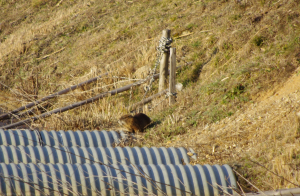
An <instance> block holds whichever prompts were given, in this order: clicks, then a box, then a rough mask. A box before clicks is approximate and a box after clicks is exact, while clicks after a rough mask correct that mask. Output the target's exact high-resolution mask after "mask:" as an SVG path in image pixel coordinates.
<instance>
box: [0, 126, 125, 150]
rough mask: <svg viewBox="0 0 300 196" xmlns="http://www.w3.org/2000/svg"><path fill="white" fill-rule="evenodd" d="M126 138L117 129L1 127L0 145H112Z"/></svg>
mask: <svg viewBox="0 0 300 196" xmlns="http://www.w3.org/2000/svg"><path fill="white" fill-rule="evenodd" d="M120 138H125V134H124V132H122V131H121V132H120V133H118V132H116V131H70V130H69V131H45V130H43V131H36V130H3V129H0V145H14V146H19V145H21V146H43V145H45V146H66V147H71V146H80V147H111V146H112V145H113V143H119V139H120Z"/></svg>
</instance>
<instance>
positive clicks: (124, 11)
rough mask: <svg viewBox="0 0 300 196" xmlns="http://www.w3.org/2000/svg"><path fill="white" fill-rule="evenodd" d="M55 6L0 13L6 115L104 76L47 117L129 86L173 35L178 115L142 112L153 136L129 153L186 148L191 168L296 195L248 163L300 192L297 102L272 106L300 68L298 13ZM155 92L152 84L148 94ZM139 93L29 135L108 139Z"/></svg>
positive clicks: (259, 4) (291, 95) (293, 9)
mask: <svg viewBox="0 0 300 196" xmlns="http://www.w3.org/2000/svg"><path fill="white" fill-rule="evenodd" d="M57 3H58V1H41V0H32V1H6V0H2V1H0V5H1V6H0V21H1V23H0V41H1V44H0V78H1V79H0V81H1V83H2V85H0V90H1V95H2V97H3V98H2V97H1V98H0V101H1V108H2V109H4V110H11V109H14V108H16V107H19V106H21V105H25V104H27V103H28V102H31V101H32V100H35V99H38V98H41V97H43V96H46V95H49V94H52V93H54V92H57V91H59V90H62V89H64V88H67V87H69V86H71V85H74V84H78V83H80V82H82V81H84V80H87V79H89V78H92V77H95V76H97V75H101V74H103V73H106V72H109V76H107V77H106V78H103V79H100V80H99V81H98V82H97V83H95V84H90V85H87V86H85V87H83V88H81V89H77V90H75V91H73V92H71V93H69V94H66V95H62V96H59V97H57V98H56V99H54V100H51V101H49V104H50V107H49V108H46V110H52V109H56V108H60V107H63V106H66V105H68V104H71V103H74V102H78V101H81V100H84V99H87V98H90V97H92V96H95V95H96V94H98V93H101V92H105V91H108V90H111V89H114V88H118V87H121V86H124V85H126V84H129V83H131V82H133V79H134V73H135V71H136V70H137V69H138V68H140V67H143V66H151V67H153V66H154V62H155V59H156V51H155V46H156V45H157V43H158V40H159V38H160V34H161V31H162V30H163V29H165V28H169V29H171V30H172V36H173V37H177V39H175V40H174V42H173V44H172V45H173V46H174V47H176V48H177V61H178V62H177V63H178V64H179V65H186V67H184V68H183V69H182V70H180V71H178V72H177V75H178V78H177V80H178V82H181V83H182V84H183V85H184V90H183V91H182V92H180V93H179V94H178V99H177V103H176V104H175V105H174V106H172V107H169V106H168V104H167V102H165V101H163V99H164V98H162V99H158V100H155V101H154V102H153V103H152V104H151V106H156V107H155V108H154V109H152V110H144V112H146V113H147V114H148V115H149V116H151V117H152V119H154V121H155V124H154V126H153V127H151V128H149V129H148V131H147V132H146V133H145V135H144V136H143V140H140V141H138V143H136V144H135V145H147V146H153V145H155V146H182V145H186V146H187V147H193V148H194V150H195V151H197V153H198V156H199V158H198V160H197V163H200V164H206V163H210V164H216V163H220V164H221V163H228V162H229V163H231V164H232V165H235V166H236V167H237V169H238V171H239V172H240V173H242V175H243V176H244V177H246V178H247V179H248V180H250V181H251V182H253V183H254V184H255V185H257V186H258V187H259V188H260V189H262V190H269V189H277V188H284V187H291V186H292V185H290V184H288V183H287V182H286V181H283V180H282V179H281V178H278V177H274V176H273V175H272V174H271V173H270V172H267V171H266V170H265V169H264V168H262V167H260V166H258V165H257V164H255V163H254V162H251V160H253V161H257V162H259V163H260V164H262V165H264V166H265V167H267V168H268V169H269V170H271V171H273V172H276V173H278V174H279V175H281V176H284V177H285V178H287V179H289V180H290V181H292V182H297V180H299V172H298V170H299V168H298V167H299V159H298V154H299V152H298V150H297V149H299V146H298V145H299V144H298V136H296V135H295V133H296V130H297V129H298V128H297V126H296V124H297V120H296V119H295V118H296V117H295V114H294V113H295V112H296V111H297V110H299V108H298V106H297V103H298V100H299V99H298V95H299V93H298V92H295V91H296V90H295V91H293V92H288V93H286V94H282V96H281V98H284V100H281V99H272V100H271V99H269V98H268V96H271V95H272V93H275V92H277V90H278V89H281V88H282V86H283V85H284V84H285V82H286V81H287V80H288V79H289V78H290V77H291V75H292V74H294V73H295V72H297V71H295V70H296V69H297V67H298V66H299V64H300V60H299V59H300V55H299V54H300V39H299V34H300V23H299V17H300V13H299V6H300V2H299V1H297V0H294V1H288V0H285V1H271V0H269V1H254V0H247V1H246V0H242V1H225V0H224V1H209V0H202V1H192V0H188V1H180V0H173V1H171V2H170V1H165V0H163V1H120V0H114V1H100V0H94V1H86V0H81V1H61V3H60V4H59V6H56V5H57ZM115 76H117V77H115ZM120 77H122V78H120ZM287 88H291V87H287ZM156 90H157V84H156V83H154V86H153V91H152V92H151V93H152V94H154V93H155V91H156ZM143 93H144V90H143V87H134V88H133V89H132V91H131V92H124V93H121V94H119V95H117V96H114V97H109V98H107V99H103V100H100V101H99V102H95V103H93V104H90V105H86V106H82V107H80V108H77V109H74V110H71V111H68V112H65V113H63V114H57V115H53V116H51V117H49V118H46V119H41V120H40V121H38V122H34V123H33V124H31V126H32V127H36V128H39V129H47V130H50V129H55V130H59V129H62V130H67V129H71V130H76V129H81V130H85V129H104V128H105V129H116V128H118V127H117V119H118V118H119V117H120V116H121V115H123V114H124V113H126V112H127V111H126V107H127V106H129V105H130V104H132V103H135V102H137V101H140V100H141V99H142V96H143ZM151 93H149V94H148V96H150V95H151ZM275 95H276V94H275ZM275 95H274V96H275ZM275 97H276V96H275ZM286 99H292V100H293V101H292V102H287V103H286V102H285V100H286ZM279 106H280V107H279ZM37 114H38V112H37ZM243 186H244V188H245V189H246V190H253V189H251V187H250V186H248V185H247V184H246V183H243Z"/></svg>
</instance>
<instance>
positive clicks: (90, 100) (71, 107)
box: [0, 74, 159, 129]
mask: <svg viewBox="0 0 300 196" xmlns="http://www.w3.org/2000/svg"><path fill="white" fill-rule="evenodd" d="M158 77H159V74H155V75H154V78H155V79H156V78H158ZM150 79H151V77H148V78H146V79H144V80H140V81H138V82H135V83H132V84H129V85H126V86H124V87H121V88H118V89H115V90H112V91H108V92H105V93H101V94H99V95H97V96H95V97H92V98H90V99H86V100H84V101H80V102H77V103H74V104H71V105H69V106H65V107H63V108H58V109H55V110H52V111H49V112H46V113H43V114H41V115H38V116H34V117H31V118H28V119H25V120H22V121H19V122H16V123H13V124H10V125H6V126H2V127H0V129H11V128H14V127H17V126H20V125H24V124H26V123H29V122H33V121H36V120H38V119H41V118H45V117H48V116H50V115H52V114H56V113H61V112H65V111H68V110H71V109H74V108H77V107H79V106H82V105H85V104H88V103H92V102H94V101H98V100H99V99H102V98H104V97H107V96H109V95H116V94H118V93H121V92H123V91H127V90H129V89H130V88H131V87H133V86H139V85H141V84H143V83H145V82H146V81H148V80H150Z"/></svg>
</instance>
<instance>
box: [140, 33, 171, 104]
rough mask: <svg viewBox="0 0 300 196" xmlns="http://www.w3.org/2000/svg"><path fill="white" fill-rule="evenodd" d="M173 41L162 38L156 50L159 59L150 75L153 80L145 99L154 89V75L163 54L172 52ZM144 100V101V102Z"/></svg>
mask: <svg viewBox="0 0 300 196" xmlns="http://www.w3.org/2000/svg"><path fill="white" fill-rule="evenodd" d="M172 42H173V40H172V38H166V37H162V38H161V39H160V40H159V45H158V47H157V48H156V51H157V58H156V62H155V66H154V68H153V70H152V73H150V74H149V75H151V76H150V77H151V79H150V82H149V85H148V86H147V87H146V92H145V94H144V96H143V99H145V97H146V95H147V93H148V92H149V91H150V90H151V88H152V83H153V82H154V80H155V79H154V75H155V73H156V69H157V66H158V65H159V64H160V61H161V59H162V56H163V53H166V52H169V51H170V48H171V44H172ZM143 99H142V100H143Z"/></svg>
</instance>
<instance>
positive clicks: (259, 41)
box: [252, 36, 265, 47]
mask: <svg viewBox="0 0 300 196" xmlns="http://www.w3.org/2000/svg"><path fill="white" fill-rule="evenodd" d="M252 41H253V43H254V44H255V45H256V46H258V47H259V46H262V45H263V44H264V41H265V38H264V37H263V36H256V37H254V38H253V40H252Z"/></svg>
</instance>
